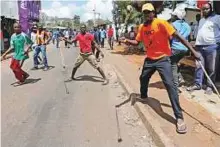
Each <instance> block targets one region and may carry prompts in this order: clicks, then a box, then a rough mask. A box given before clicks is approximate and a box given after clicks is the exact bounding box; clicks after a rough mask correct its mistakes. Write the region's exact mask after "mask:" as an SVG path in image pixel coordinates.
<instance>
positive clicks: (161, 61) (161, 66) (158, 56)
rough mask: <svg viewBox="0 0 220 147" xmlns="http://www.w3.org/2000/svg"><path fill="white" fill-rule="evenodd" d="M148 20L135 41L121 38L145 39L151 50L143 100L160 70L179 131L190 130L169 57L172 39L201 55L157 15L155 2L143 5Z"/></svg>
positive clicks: (143, 78)
mask: <svg viewBox="0 0 220 147" xmlns="http://www.w3.org/2000/svg"><path fill="white" fill-rule="evenodd" d="M142 13H143V14H144V19H145V22H144V24H142V25H140V26H139V29H138V34H137V36H136V39H135V40H130V39H125V37H122V38H121V39H120V40H121V42H123V43H126V44H133V45H138V44H139V42H140V41H143V43H144V46H145V48H146V50H147V52H146V53H147V57H146V58H145V61H144V65H143V68H142V73H141V76H140V93H141V96H140V97H141V99H147V98H148V84H149V80H150V78H151V76H152V75H153V74H154V73H155V71H158V72H159V74H160V76H161V78H162V81H163V83H164V85H165V87H166V90H167V92H168V95H169V98H170V101H171V105H172V108H173V111H174V115H175V118H176V131H177V132H178V133H186V132H187V127H186V124H185V122H184V119H183V114H182V109H181V107H180V103H179V96H178V93H177V87H176V86H175V85H174V82H173V74H172V68H171V63H170V58H169V56H170V55H171V48H170V44H169V42H170V38H171V37H175V38H178V39H179V40H180V41H181V42H182V43H183V44H184V45H185V46H186V47H187V48H188V49H190V50H191V51H192V52H193V54H194V55H195V56H196V58H197V59H199V58H200V55H199V54H198V53H197V52H196V51H195V50H194V49H193V48H192V46H191V45H190V43H189V42H188V41H186V40H185V39H184V38H183V37H181V36H180V35H179V34H178V32H177V31H176V30H175V29H174V28H173V26H172V25H171V24H169V23H168V22H167V21H165V20H162V19H158V18H155V9H154V6H153V5H152V4H151V3H146V4H144V5H143V6H142Z"/></svg>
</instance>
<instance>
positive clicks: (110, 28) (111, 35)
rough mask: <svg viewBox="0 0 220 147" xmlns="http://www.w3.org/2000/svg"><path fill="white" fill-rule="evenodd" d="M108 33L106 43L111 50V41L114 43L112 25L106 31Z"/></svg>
mask: <svg viewBox="0 0 220 147" xmlns="http://www.w3.org/2000/svg"><path fill="white" fill-rule="evenodd" d="M107 34H108V44H109V46H110V49H111V50H113V43H114V36H113V35H114V29H113V28H112V25H110V26H109V29H108V31H107Z"/></svg>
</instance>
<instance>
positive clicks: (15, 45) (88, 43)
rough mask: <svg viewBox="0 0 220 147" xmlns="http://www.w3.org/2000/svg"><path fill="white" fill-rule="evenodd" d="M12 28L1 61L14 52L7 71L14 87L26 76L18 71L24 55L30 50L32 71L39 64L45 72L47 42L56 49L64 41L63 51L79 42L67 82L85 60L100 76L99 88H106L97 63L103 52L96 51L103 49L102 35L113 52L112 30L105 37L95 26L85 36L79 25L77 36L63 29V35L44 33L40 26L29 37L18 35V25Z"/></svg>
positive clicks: (84, 31)
mask: <svg viewBox="0 0 220 147" xmlns="http://www.w3.org/2000/svg"><path fill="white" fill-rule="evenodd" d="M13 28H14V34H13V35H12V36H11V41H10V48H9V49H8V50H7V51H6V52H5V53H4V54H3V56H2V58H5V57H6V55H7V54H8V53H9V52H10V51H11V50H13V49H14V51H15V53H14V56H13V58H12V62H11V65H10V68H11V69H12V71H13V72H14V74H15V77H16V79H17V80H18V82H17V83H18V84H23V83H24V82H25V80H26V79H27V78H28V77H29V75H28V73H26V72H25V71H23V70H22V65H23V63H24V61H25V60H26V59H28V58H29V55H28V53H29V52H30V50H33V68H32V70H38V69H39V68H38V65H40V64H43V66H44V67H43V70H44V71H47V70H48V69H49V66H48V59H47V51H46V50H47V49H46V48H47V45H48V44H49V42H50V41H51V40H52V43H53V44H55V43H56V48H57V49H58V48H59V47H60V45H59V44H60V42H61V41H64V44H65V47H66V48H70V46H69V45H70V44H72V43H74V44H75V47H76V46H77V42H79V48H80V55H79V57H78V58H77V59H76V62H75V64H74V67H73V71H72V74H71V78H70V79H71V80H74V79H75V78H74V75H75V73H76V70H77V69H78V68H79V67H80V65H81V64H82V63H83V62H84V61H85V60H87V61H88V62H89V63H90V64H91V65H92V66H93V67H94V68H95V69H97V70H98V71H99V73H100V74H101V75H102V77H103V78H104V81H103V84H104V85H106V84H108V79H107V77H106V76H105V74H104V71H103V70H102V68H101V67H100V66H99V64H98V62H99V61H100V58H99V55H100V54H101V56H102V57H104V54H103V52H102V51H101V50H100V46H101V47H102V48H103V47H104V41H105V38H106V34H107V35H108V40H109V41H108V42H109V45H110V48H111V49H113V28H112V26H110V27H109V29H108V31H107V33H106V31H105V30H104V29H103V28H101V29H100V30H99V29H97V27H96V26H95V27H94V30H93V31H92V32H91V33H89V32H87V30H86V25H82V26H81V27H80V32H77V31H76V29H73V30H71V29H66V30H63V31H61V30H59V29H54V30H52V31H48V30H47V29H45V28H43V26H42V25H34V26H33V27H32V28H31V34H30V37H29V36H28V35H27V34H25V33H24V32H22V31H21V25H20V24H19V23H15V24H14V26H13ZM26 45H28V46H27V48H25V46H26ZM40 53H41V56H40Z"/></svg>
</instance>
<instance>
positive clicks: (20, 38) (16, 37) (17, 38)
mask: <svg viewBox="0 0 220 147" xmlns="http://www.w3.org/2000/svg"><path fill="white" fill-rule="evenodd" d="M13 28H14V32H15V33H14V34H13V35H12V36H11V41H10V48H9V49H8V50H7V51H6V52H5V54H4V55H3V58H5V57H6V55H7V54H8V53H9V52H10V51H11V50H12V49H14V51H15V53H14V56H13V57H12V60H11V65H10V68H11V69H12V71H13V72H14V75H15V78H16V79H17V80H18V82H17V83H18V84H23V83H24V82H25V80H26V79H27V78H28V77H29V74H28V73H27V72H25V71H24V70H22V69H21V68H22V65H23V63H24V61H25V60H26V59H28V52H29V50H30V49H31V46H32V44H33V42H32V41H31V39H30V38H29V37H28V36H27V35H26V34H25V33H23V32H22V31H21V25H20V24H19V23H14V25H13ZM25 45H27V48H26V49H24V48H25Z"/></svg>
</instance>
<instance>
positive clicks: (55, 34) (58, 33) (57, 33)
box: [53, 28, 61, 48]
mask: <svg viewBox="0 0 220 147" xmlns="http://www.w3.org/2000/svg"><path fill="white" fill-rule="evenodd" d="M53 37H54V39H55V40H56V47H57V48H59V42H60V41H59V37H61V33H60V30H59V28H57V30H56V31H54V32H53Z"/></svg>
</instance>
